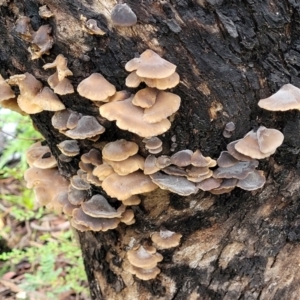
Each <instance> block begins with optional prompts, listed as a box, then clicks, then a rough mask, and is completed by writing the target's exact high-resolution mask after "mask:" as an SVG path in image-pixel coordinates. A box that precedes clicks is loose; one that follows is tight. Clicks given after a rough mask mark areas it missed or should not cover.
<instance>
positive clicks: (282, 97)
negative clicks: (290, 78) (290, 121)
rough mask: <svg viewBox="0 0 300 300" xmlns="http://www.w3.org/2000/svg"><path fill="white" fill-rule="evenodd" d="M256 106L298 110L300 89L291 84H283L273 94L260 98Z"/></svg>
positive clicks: (299, 106) (279, 109)
mask: <svg viewBox="0 0 300 300" xmlns="http://www.w3.org/2000/svg"><path fill="white" fill-rule="evenodd" d="M258 106H259V107H261V108H264V109H266V110H271V111H286V110H290V109H298V110H300V89H299V88H297V87H295V86H294V85H292V84H289V83H288V84H285V85H283V86H282V87H281V88H280V90H279V91H277V92H276V93H275V94H273V95H271V96H270V97H268V98H265V99H261V100H260V101H259V102H258Z"/></svg>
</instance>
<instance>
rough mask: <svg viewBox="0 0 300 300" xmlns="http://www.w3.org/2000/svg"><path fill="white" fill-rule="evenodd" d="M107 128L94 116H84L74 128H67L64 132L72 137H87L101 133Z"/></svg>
mask: <svg viewBox="0 0 300 300" xmlns="http://www.w3.org/2000/svg"><path fill="white" fill-rule="evenodd" d="M104 131H105V128H104V127H103V126H102V125H100V124H99V123H98V121H97V119H96V118H95V117H93V116H83V117H81V119H80V120H79V121H78V124H77V126H76V127H75V128H74V129H70V130H67V131H66V132H64V134H65V135H66V136H68V137H70V138H71V139H74V140H76V139H86V138H90V137H93V136H95V135H98V134H101V133H103V132H104Z"/></svg>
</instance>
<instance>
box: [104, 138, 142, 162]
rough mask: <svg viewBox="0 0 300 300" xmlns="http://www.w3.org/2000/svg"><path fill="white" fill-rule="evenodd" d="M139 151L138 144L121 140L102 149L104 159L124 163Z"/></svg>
mask: <svg viewBox="0 0 300 300" xmlns="http://www.w3.org/2000/svg"><path fill="white" fill-rule="evenodd" d="M138 150H139V147H138V145H137V144H136V143H134V142H129V141H126V140H124V139H120V140H117V141H114V142H110V143H108V144H106V145H105V146H104V148H103V149H102V157H103V158H104V159H107V160H111V161H122V160H125V159H127V158H128V157H130V156H133V155H135V154H136V153H137V152H138Z"/></svg>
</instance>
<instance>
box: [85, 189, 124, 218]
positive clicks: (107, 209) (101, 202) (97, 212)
mask: <svg viewBox="0 0 300 300" xmlns="http://www.w3.org/2000/svg"><path fill="white" fill-rule="evenodd" d="M81 207H82V210H83V211H84V212H85V213H86V214H87V215H89V216H91V217H94V218H108V219H111V218H120V217H121V215H122V213H123V212H124V211H125V206H120V207H119V208H118V209H115V208H113V207H112V206H111V205H110V204H109V203H108V201H107V200H106V199H105V198H104V197H103V196H102V195H94V196H93V197H92V198H91V199H89V200H88V201H86V202H84V203H82V204H81Z"/></svg>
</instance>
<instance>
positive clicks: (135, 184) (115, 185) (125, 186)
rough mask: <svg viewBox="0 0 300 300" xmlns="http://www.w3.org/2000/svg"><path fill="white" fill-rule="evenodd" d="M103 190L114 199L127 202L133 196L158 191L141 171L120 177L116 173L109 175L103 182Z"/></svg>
mask: <svg viewBox="0 0 300 300" xmlns="http://www.w3.org/2000/svg"><path fill="white" fill-rule="evenodd" d="M102 188H103V190H104V191H105V192H106V193H107V194H108V195H109V196H110V197H112V198H117V199H119V200H121V201H122V200H126V199H128V198H129V197H130V196H132V195H136V194H141V193H147V192H151V191H153V190H155V189H157V185H156V184H154V183H153V182H152V181H151V179H150V177H149V176H147V175H144V174H143V173H142V172H140V171H136V172H134V173H131V174H128V175H126V176H120V175H118V174H116V173H114V174H111V175H109V176H108V177H107V178H105V179H104V180H103V182H102Z"/></svg>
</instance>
